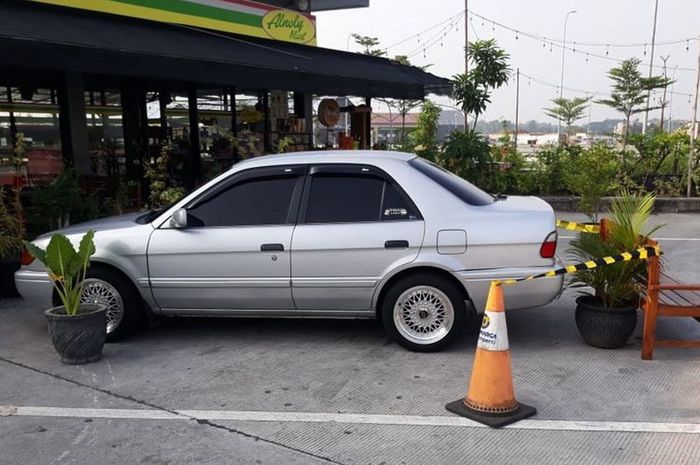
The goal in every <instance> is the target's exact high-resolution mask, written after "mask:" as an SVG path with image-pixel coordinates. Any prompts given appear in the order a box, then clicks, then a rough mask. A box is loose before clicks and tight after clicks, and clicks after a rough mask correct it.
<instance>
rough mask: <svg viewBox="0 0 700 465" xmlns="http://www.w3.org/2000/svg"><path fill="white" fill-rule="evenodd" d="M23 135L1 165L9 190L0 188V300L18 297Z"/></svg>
mask: <svg viewBox="0 0 700 465" xmlns="http://www.w3.org/2000/svg"><path fill="white" fill-rule="evenodd" d="M29 145H30V144H29V142H27V140H26V138H25V137H24V134H22V133H21V132H20V133H17V135H16V136H15V147H14V148H13V149H12V155H11V156H10V157H8V158H3V159H2V165H7V164H9V165H10V166H11V172H12V187H11V188H8V187H6V186H2V185H0V297H17V296H19V294H18V293H17V288H16V287H15V276H14V275H15V271H17V270H18V269H19V267H20V252H21V250H22V239H24V235H25V219H24V208H23V205H22V189H23V186H24V184H25V183H24V180H25V179H24V177H23V175H22V170H23V166H24V165H25V164H26V155H27V151H28V149H29Z"/></svg>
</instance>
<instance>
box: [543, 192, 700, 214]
mask: <svg viewBox="0 0 700 465" xmlns="http://www.w3.org/2000/svg"><path fill="white" fill-rule="evenodd" d="M540 198H541V199H542V200H544V201H545V202H547V203H548V204H550V205H551V206H552V208H553V209H554V210H555V211H564V212H578V211H579V210H578V208H577V204H578V197H573V196H547V197H540ZM612 199H613V197H603V198H602V199H601V202H600V204H601V205H600V207H601V211H603V212H604V211H608V210H609V209H610V202H611V200H612ZM654 213H700V197H691V198H685V197H657V198H656V200H655V201H654Z"/></svg>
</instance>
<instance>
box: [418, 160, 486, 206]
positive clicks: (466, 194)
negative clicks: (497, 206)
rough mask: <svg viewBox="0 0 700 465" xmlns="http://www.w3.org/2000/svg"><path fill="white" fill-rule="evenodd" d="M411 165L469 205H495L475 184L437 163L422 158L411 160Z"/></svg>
mask: <svg viewBox="0 0 700 465" xmlns="http://www.w3.org/2000/svg"><path fill="white" fill-rule="evenodd" d="M408 164H409V165H411V166H412V167H414V168H415V169H417V170H418V171H420V172H421V173H423V174H424V175H426V176H427V177H429V178H430V179H432V180H433V181H435V182H436V183H438V184H440V185H441V186H442V187H444V188H445V189H447V190H448V191H450V192H452V193H453V194H454V195H456V196H457V197H459V198H460V199H461V200H462V201H464V202H466V203H468V204H469V205H476V206H481V205H490V204H492V203H493V200H494V199H493V197H492V196H491V195H489V194H487V193H486V192H484V191H482V190H481V189H479V188H478V187H476V186H475V185H474V184H472V183H470V182H469V181H466V180H464V179H462V178H460V177H459V176H457V175H456V174H452V173H450V172H449V171H447V170H446V169H444V168H441V167H439V166H438V165H436V164H435V163H431V162H429V161H428V160H425V159H423V158H420V157H416V158H413V159H412V160H409V162H408Z"/></svg>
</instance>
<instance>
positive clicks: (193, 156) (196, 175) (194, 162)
mask: <svg viewBox="0 0 700 465" xmlns="http://www.w3.org/2000/svg"><path fill="white" fill-rule="evenodd" d="M187 109H188V110H189V115H190V169H189V173H187V188H188V190H193V189H194V188H195V187H196V186H197V185H198V184H199V181H200V178H201V172H202V155H201V152H200V141H199V112H198V111H197V87H195V86H190V87H189V88H188V89H187Z"/></svg>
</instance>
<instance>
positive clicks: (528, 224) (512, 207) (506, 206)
mask: <svg viewBox="0 0 700 465" xmlns="http://www.w3.org/2000/svg"><path fill="white" fill-rule="evenodd" d="M473 209H475V210H476V209H478V211H479V214H478V215H477V214H475V215H473V216H471V217H470V218H469V220H468V221H467V242H468V246H467V254H466V261H467V263H465V265H467V268H468V269H487V268H510V267H532V266H551V265H552V264H553V263H554V259H553V258H551V257H550V258H543V257H542V256H541V254H540V249H541V247H542V244H543V243H544V242H545V239H546V238H547V237H548V236H549V237H550V240H552V239H554V240H555V239H556V238H555V236H554V235H552V236H550V234H551V233H553V232H555V231H556V225H555V216H554V210H553V209H552V207H551V206H550V205H549V204H548V203H547V202H545V201H544V200H542V199H539V198H537V197H521V196H508V197H505V198H501V199H498V200H497V201H495V202H493V203H492V204H489V205H484V206H479V207H473Z"/></svg>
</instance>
